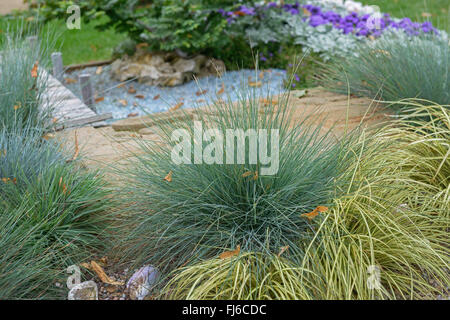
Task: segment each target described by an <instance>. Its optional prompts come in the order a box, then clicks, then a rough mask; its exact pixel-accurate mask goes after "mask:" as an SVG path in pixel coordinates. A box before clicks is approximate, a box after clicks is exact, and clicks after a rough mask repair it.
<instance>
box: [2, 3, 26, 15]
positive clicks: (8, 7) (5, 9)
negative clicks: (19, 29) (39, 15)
mask: <svg viewBox="0 0 450 320" xmlns="http://www.w3.org/2000/svg"><path fill="white" fill-rule="evenodd" d="M0 2H1V3H0V15H1V14H7V13H11V12H12V11H13V10H24V9H26V8H27V7H28V5H27V4H25V3H23V0H0Z"/></svg>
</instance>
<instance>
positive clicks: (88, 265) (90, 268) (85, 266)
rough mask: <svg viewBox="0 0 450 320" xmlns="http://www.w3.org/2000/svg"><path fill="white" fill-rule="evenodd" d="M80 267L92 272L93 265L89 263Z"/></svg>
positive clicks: (81, 264) (84, 263)
mask: <svg viewBox="0 0 450 320" xmlns="http://www.w3.org/2000/svg"><path fill="white" fill-rule="evenodd" d="M80 266H81V267H83V268H85V269H88V270H92V267H91V264H90V263H89V262H83V263H80Z"/></svg>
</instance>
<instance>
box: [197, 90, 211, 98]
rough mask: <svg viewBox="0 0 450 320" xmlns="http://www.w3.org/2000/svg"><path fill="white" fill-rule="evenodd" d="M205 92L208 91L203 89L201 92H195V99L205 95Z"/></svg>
mask: <svg viewBox="0 0 450 320" xmlns="http://www.w3.org/2000/svg"><path fill="white" fill-rule="evenodd" d="M207 92H208V90H206V89H205V90H202V91H200V90H199V91H197V92H196V93H195V94H196V95H197V97H198V96H201V95H204V94H205V93H207Z"/></svg>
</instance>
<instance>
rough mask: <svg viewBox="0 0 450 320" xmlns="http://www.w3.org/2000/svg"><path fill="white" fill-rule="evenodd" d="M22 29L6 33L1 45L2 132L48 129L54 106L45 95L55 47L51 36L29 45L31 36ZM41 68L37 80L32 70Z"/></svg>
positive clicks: (0, 111)
mask: <svg viewBox="0 0 450 320" xmlns="http://www.w3.org/2000/svg"><path fill="white" fill-rule="evenodd" d="M32 35H34V33H30V32H28V31H27V30H25V29H23V28H22V27H20V26H19V27H17V30H15V31H11V32H10V31H8V30H5V31H4V34H2V38H3V39H2V41H1V42H0V79H1V81H0V129H2V128H7V129H11V128H14V127H22V128H25V127H27V126H31V127H40V128H49V127H50V126H51V125H52V122H51V119H52V112H53V108H54V107H55V104H54V103H53V104H47V102H48V99H49V98H50V96H48V95H47V96H46V95H44V92H45V90H46V88H47V85H48V76H47V75H46V74H45V73H43V70H44V69H47V70H48V69H49V65H50V62H49V57H50V53H51V50H52V47H53V40H51V36H48V37H47V38H45V39H40V40H37V41H36V42H34V43H33V42H30V41H28V40H27V39H26V37H27V36H32ZM35 66H38V67H39V69H38V70H37V77H35V76H33V74H32V70H33V68H34V67H35Z"/></svg>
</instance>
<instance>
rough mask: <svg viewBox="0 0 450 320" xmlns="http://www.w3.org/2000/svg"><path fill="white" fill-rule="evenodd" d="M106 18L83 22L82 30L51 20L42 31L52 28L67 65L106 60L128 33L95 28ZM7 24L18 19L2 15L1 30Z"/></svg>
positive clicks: (11, 24) (57, 45) (13, 23)
mask: <svg viewBox="0 0 450 320" xmlns="http://www.w3.org/2000/svg"><path fill="white" fill-rule="evenodd" d="M105 20H106V21H107V18H106V17H103V18H101V19H99V20H97V21H93V22H90V23H84V22H82V23H81V29H80V30H77V29H74V30H69V29H67V27H66V25H65V21H63V20H57V21H51V22H48V23H47V24H46V25H45V26H44V28H43V30H42V32H41V33H42V34H46V32H47V30H50V34H52V35H55V36H56V37H57V40H56V48H57V49H58V50H60V51H61V52H62V53H63V61H64V64H65V65H69V64H76V63H85V62H89V61H98V60H106V59H110V58H111V54H112V52H113V49H114V47H115V46H117V45H118V44H119V43H120V42H122V41H123V40H124V39H126V35H125V34H120V33H116V32H114V30H106V31H99V30H97V29H95V26H96V25H98V24H100V23H103V22H105ZM7 24H9V25H10V26H16V25H17V20H8V21H7V20H5V19H2V18H1V17H0V32H1V31H2V30H3V31H4V30H6V29H7ZM19 24H20V22H19ZM0 42H1V39H0Z"/></svg>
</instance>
